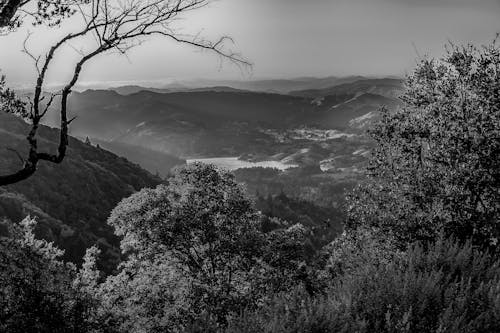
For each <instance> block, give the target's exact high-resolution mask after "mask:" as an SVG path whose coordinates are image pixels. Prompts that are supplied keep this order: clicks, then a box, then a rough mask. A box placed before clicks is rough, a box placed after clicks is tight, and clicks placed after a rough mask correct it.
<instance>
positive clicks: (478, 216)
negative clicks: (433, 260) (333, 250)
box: [348, 42, 500, 246]
mask: <svg viewBox="0 0 500 333" xmlns="http://www.w3.org/2000/svg"><path fill="white" fill-rule="evenodd" d="M401 98H402V100H403V101H404V103H405V105H404V107H402V108H401V109H400V110H399V111H397V112H395V113H389V112H384V115H383V119H382V121H381V122H380V123H379V124H378V126H376V127H375V128H374V129H373V130H372V131H371V135H372V136H373V138H374V139H375V140H376V142H377V146H376V148H375V150H374V151H373V156H372V158H371V160H370V166H369V169H368V173H369V176H370V178H371V179H370V181H369V182H367V183H366V184H364V185H362V186H361V187H359V188H358V189H357V191H355V192H354V193H353V194H352V195H351V198H350V206H349V209H350V211H349V214H350V220H349V222H348V226H349V227H350V228H351V229H355V228H357V227H359V226H365V227H370V228H371V227H373V228H376V229H378V230H382V231H383V232H384V233H390V234H392V235H395V236H396V237H397V238H398V240H399V241H400V242H401V244H406V243H408V242H411V241H415V240H432V239H435V237H436V236H437V235H439V234H440V233H444V234H445V235H447V236H453V237H457V238H459V239H467V238H469V237H472V238H473V239H474V242H475V244H481V245H484V246H496V245H497V244H498V241H499V237H500V221H499V216H500V158H499V154H500V48H499V46H498V43H497V42H494V43H492V44H491V45H488V46H484V47H481V48H477V47H474V46H471V45H468V46H454V45H451V46H450V47H449V48H448V53H447V55H446V56H445V57H443V58H442V59H440V60H435V59H425V60H422V61H421V63H420V64H419V65H418V66H417V68H416V69H415V70H414V72H413V73H412V74H411V75H409V76H408V79H407V81H406V89H405V92H404V94H403V96H402V97H401Z"/></svg>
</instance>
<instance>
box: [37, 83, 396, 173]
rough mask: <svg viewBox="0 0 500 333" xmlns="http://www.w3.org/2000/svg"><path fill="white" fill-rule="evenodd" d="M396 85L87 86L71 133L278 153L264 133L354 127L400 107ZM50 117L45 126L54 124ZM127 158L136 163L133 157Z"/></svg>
mask: <svg viewBox="0 0 500 333" xmlns="http://www.w3.org/2000/svg"><path fill="white" fill-rule="evenodd" d="M350 79H353V78H346V79H345V80H347V81H349V80H350ZM304 80H306V79H304ZM318 80H320V79H318ZM345 80H344V81H345ZM320 81H321V82H322V83H324V84H327V83H331V82H330V81H331V80H326V79H323V80H320ZM337 81H338V80H337ZM318 84H319V83H318ZM137 89H139V88H137ZM399 89H401V82H400V81H399V80H396V79H377V80H367V79H363V80H358V81H355V82H348V83H343V84H340V85H337V86H334V87H328V88H323V89H318V90H307V91H301V92H295V93H294V94H295V95H283V94H272V93H262V92H250V91H239V90H236V88H235V87H231V88H227V87H226V86H224V87H212V88H210V87H208V88H200V89H194V90H190V91H184V92H168V93H158V92H153V91H147V90H141V91H138V92H136V93H131V94H126V95H121V94H119V93H117V92H116V91H112V90H87V91H84V92H82V93H74V94H73V95H72V96H71V100H70V110H71V115H72V116H78V119H77V121H75V122H74V123H73V124H72V128H71V131H72V132H71V133H72V134H73V135H75V136H78V137H85V136H89V137H93V138H96V139H99V140H101V141H102V142H108V143H111V142H113V143H124V144H127V145H132V146H140V147H145V148H147V149H149V150H153V151H160V152H163V153H167V154H171V155H174V156H180V157H181V158H192V157H213V156H239V155H242V154H247V153H264V154H266V153H269V154H275V153H277V151H276V149H273V147H274V146H275V145H276V144H277V142H276V137H273V136H272V135H270V134H269V131H278V132H281V133H284V132H286V131H289V130H295V129H297V128H304V127H306V128H316V129H320V130H331V129H335V130H339V131H354V132H359V130H360V129H359V126H351V125H352V123H351V121H352V120H353V119H356V118H359V117H362V116H364V115H366V114H368V113H370V112H376V111H377V109H378V108H379V107H380V106H382V105H385V106H387V107H389V108H395V107H397V105H399V101H398V100H397V99H396V98H394V97H393V96H395V95H397V94H398V91H399ZM53 116H54V117H53V118H52V119H48V121H47V124H49V125H51V126H57V118H56V117H55V116H56V115H53ZM108 146H109V144H108ZM110 149H111V150H112V151H114V150H113V148H110ZM115 152H117V153H120V152H119V151H115ZM125 156H126V157H127V158H129V159H130V160H132V161H136V160H134V158H133V155H126V154H125ZM142 165H143V167H146V168H147V169H149V170H150V171H152V170H153V169H152V167H151V166H150V165H148V166H147V165H145V164H142ZM154 170H156V166H154ZM153 172H154V171H153Z"/></svg>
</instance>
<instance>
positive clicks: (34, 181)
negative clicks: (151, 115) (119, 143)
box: [0, 113, 161, 262]
mask: <svg viewBox="0 0 500 333" xmlns="http://www.w3.org/2000/svg"><path fill="white" fill-rule="evenodd" d="M27 131H29V128H28V125H27V124H26V123H24V122H23V121H22V120H21V119H19V118H17V117H14V116H12V115H8V114H4V113H1V114H0V146H1V147H0V159H1V160H2V165H1V170H0V172H2V173H6V172H7V171H12V170H15V168H17V167H19V165H20V164H21V163H22V162H21V161H20V160H19V158H18V156H17V155H16V153H15V152H14V151H13V150H16V151H18V152H19V153H20V154H21V156H25V153H26V148H27V147H26V144H25V141H26V139H25V136H24V133H27ZM39 133H40V139H39V142H40V145H41V146H43V147H47V149H52V150H55V149H56V147H57V146H56V145H57V142H58V139H59V132H58V131H57V130H55V129H50V128H48V127H42V128H41V129H40V132H39ZM160 181H161V180H160V179H159V178H156V177H155V176H153V175H152V174H150V173H149V172H147V171H145V170H143V169H141V168H140V167H139V166H137V165H135V164H133V163H130V162H129V161H127V160H126V159H124V158H121V157H118V156H116V155H114V154H112V153H110V152H108V151H106V150H104V149H99V148H96V147H93V146H90V145H87V144H85V143H83V142H81V141H79V140H77V139H74V138H70V142H69V151H68V156H67V158H66V159H65V161H64V162H63V163H62V164H61V165H55V164H50V163H40V164H39V167H38V171H37V173H36V174H35V175H34V176H33V177H32V178H31V179H30V180H29V181H25V182H20V183H17V184H15V185H11V186H7V187H3V188H1V189H0V198H1V200H0V216H6V217H7V218H9V219H11V220H13V221H16V222H18V221H20V220H21V219H23V218H24V217H26V215H31V216H33V217H37V220H38V221H39V224H38V227H37V234H38V235H39V236H40V237H43V238H45V239H47V240H49V241H55V243H56V244H57V245H59V246H60V247H61V248H63V249H65V250H66V258H67V259H70V260H72V261H75V262H78V261H80V260H81V258H82V256H83V254H84V253H85V249H86V248H87V247H89V246H91V245H93V244H95V243H99V244H100V247H101V248H102V249H103V250H104V252H105V254H106V258H107V260H111V261H113V260H116V259H117V255H118V254H117V253H118V252H117V250H116V246H117V244H118V241H117V239H116V237H114V236H113V232H112V230H111V228H110V227H109V226H108V225H107V224H106V219H107V217H108V215H109V212H110V211H111V210H112V209H113V207H115V206H116V204H117V203H118V202H119V201H120V200H121V199H123V198H125V197H127V196H129V195H131V194H132V193H134V192H135V191H137V190H139V189H141V188H143V187H152V186H156V185H158V184H159V183H160Z"/></svg>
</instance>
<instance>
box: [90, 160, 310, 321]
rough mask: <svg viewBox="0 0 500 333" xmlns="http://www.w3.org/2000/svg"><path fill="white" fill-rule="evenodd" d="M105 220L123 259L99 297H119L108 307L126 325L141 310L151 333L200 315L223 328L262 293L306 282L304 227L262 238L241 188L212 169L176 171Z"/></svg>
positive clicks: (197, 166) (258, 221) (191, 167)
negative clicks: (231, 316)
mask: <svg viewBox="0 0 500 333" xmlns="http://www.w3.org/2000/svg"><path fill="white" fill-rule="evenodd" d="M109 223H110V224H111V225H112V226H113V227H114V228H115V230H116V233H117V235H119V236H122V237H123V239H122V242H121V247H122V251H123V253H124V254H125V255H128V256H129V259H128V260H127V261H126V262H125V263H123V264H122V266H121V267H120V272H119V274H118V275H117V276H113V277H109V278H108V279H107V281H106V282H105V283H104V284H103V285H102V286H101V287H100V293H102V294H103V297H104V299H107V300H108V301H106V302H109V300H110V299H116V298H117V297H118V296H120V297H119V298H120V300H122V301H120V302H111V303H112V304H115V305H114V306H115V307H116V304H117V303H118V307H116V308H115V309H114V310H113V311H115V314H116V311H118V312H119V314H118V315H119V316H122V317H123V316H124V313H126V314H125V315H126V316H128V318H129V319H128V320H129V321H130V320H132V319H135V318H137V316H138V315H139V313H140V314H141V315H142V316H144V318H148V319H147V321H148V323H149V324H148V325H150V326H148V327H150V329H151V330H153V331H154V330H162V329H166V327H169V325H170V326H172V325H173V323H177V324H179V325H183V326H186V325H189V324H190V323H191V324H192V323H195V322H196V320H198V319H199V318H201V317H207V318H211V320H213V321H214V322H215V323H216V324H217V325H224V324H225V320H226V317H227V315H228V314H229V313H230V312H233V311H238V309H243V308H245V307H250V308H252V307H255V306H256V304H258V303H259V302H262V301H263V299H264V298H265V297H266V293H267V291H268V290H272V291H277V290H278V289H283V288H286V287H288V286H294V285H296V284H298V283H300V282H302V281H305V280H306V278H305V277H304V274H302V275H300V270H299V269H298V267H299V266H301V265H302V266H305V250H304V249H305V238H304V232H305V231H304V229H303V227H301V226H292V227H291V228H288V229H286V230H276V231H273V232H271V233H269V234H264V233H263V232H262V231H261V230H260V224H261V217H260V216H259V215H258V214H257V213H256V211H255V210H254V209H253V207H252V202H251V201H250V200H249V199H248V197H247V196H246V194H245V193H244V191H243V189H242V188H241V187H240V186H239V185H238V184H237V183H236V182H235V181H234V178H233V176H232V175H231V174H230V173H228V172H224V171H221V170H218V169H216V168H215V167H214V166H211V165H205V164H192V165H189V166H186V167H183V168H180V169H178V170H177V171H176V172H175V175H174V177H173V178H171V179H170V180H169V183H168V185H159V186H158V187H157V188H156V189H144V190H142V191H140V192H138V193H136V194H134V195H132V196H131V197H130V198H127V199H125V200H123V201H122V202H121V203H120V204H119V205H118V206H117V207H116V208H115V209H114V210H113V212H112V214H111V216H110V218H109ZM131 272H132V273H131ZM299 275H300V277H299ZM306 275H307V274H306ZM301 279H302V280H301ZM117 285H119V286H121V287H116V286H117ZM121 293H125V294H121ZM173 294H176V296H174V295H173ZM137 299H142V300H144V302H139V303H137V302H136V301H137ZM132 300H134V302H135V303H134V304H139V305H130V304H129V302H131V301H132ZM151 302H154V303H155V304H156V305H155V306H152V307H147V309H148V311H149V312H147V311H145V310H144V307H145V306H147V305H148V304H151ZM120 304H121V305H120ZM181 314H182V315H181ZM145 320H146V319H145ZM133 325H135V324H133ZM174 326H175V325H174ZM129 329H131V330H132V331H134V329H133V328H129Z"/></svg>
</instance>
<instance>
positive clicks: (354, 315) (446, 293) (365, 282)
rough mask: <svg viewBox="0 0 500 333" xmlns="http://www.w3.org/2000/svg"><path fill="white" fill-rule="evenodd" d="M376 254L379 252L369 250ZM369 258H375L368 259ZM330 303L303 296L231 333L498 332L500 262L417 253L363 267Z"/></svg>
mask: <svg viewBox="0 0 500 333" xmlns="http://www.w3.org/2000/svg"><path fill="white" fill-rule="evenodd" d="M367 251H371V249H367ZM366 255H369V254H366ZM351 260H353V264H354V265H353V266H352V269H351V270H350V271H349V272H348V273H344V274H343V275H342V276H340V277H339V278H338V279H336V280H334V281H333V283H332V285H331V288H330V289H329V291H328V292H327V294H326V295H325V296H323V297H314V298H311V297H309V296H308V295H306V294H304V292H303V291H301V290H300V289H298V290H295V291H294V292H291V293H288V294H284V295H281V296H280V297H277V298H276V299H275V300H274V302H272V303H271V304H269V305H265V306H264V307H263V308H262V309H259V310H258V311H254V312H251V311H250V312H246V313H244V314H243V315H241V316H238V317H234V318H233V319H232V320H231V321H230V323H229V327H228V328H227V330H226V331H227V332H233V333H234V332H245V333H251V332H259V333H260V332H273V333H275V332H315V333H321V332H375V333H376V332H450V333H451V332H454V333H455V332H463V333H465V332H497V331H498V330H499V329H500V316H499V314H500V301H499V300H500V261H499V260H498V258H495V257H494V256H492V255H491V254H489V253H486V252H479V251H478V250H475V249H474V248H473V247H472V245H471V243H467V244H464V245H460V243H459V242H455V241H450V240H438V241H437V242H435V243H434V244H432V246H430V247H428V249H426V247H424V246H421V245H414V246H412V247H411V248H410V249H409V250H408V252H407V253H406V254H405V255H403V256H400V257H397V258H395V259H394V260H392V261H391V262H390V263H388V264H387V265H379V264H378V263H377V262H376V261H375V262H373V263H372V264H370V263H367V262H366V261H365V260H362V261H360V262H358V263H357V265H356V264H355V261H356V259H355V258H353V259H351Z"/></svg>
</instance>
